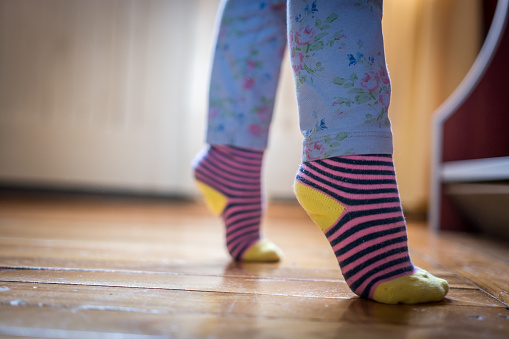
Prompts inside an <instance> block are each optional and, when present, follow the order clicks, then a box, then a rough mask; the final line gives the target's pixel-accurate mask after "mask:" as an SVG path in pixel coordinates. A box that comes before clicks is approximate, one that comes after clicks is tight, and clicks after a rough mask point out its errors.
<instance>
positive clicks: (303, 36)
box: [295, 26, 315, 46]
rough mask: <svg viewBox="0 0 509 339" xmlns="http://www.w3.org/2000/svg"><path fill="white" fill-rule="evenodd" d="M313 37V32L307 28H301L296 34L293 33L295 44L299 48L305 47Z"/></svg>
mask: <svg viewBox="0 0 509 339" xmlns="http://www.w3.org/2000/svg"><path fill="white" fill-rule="evenodd" d="M314 37H315V32H314V31H313V29H312V28H311V27H309V26H306V27H301V28H299V30H298V31H297V32H295V42H296V43H297V45H299V46H304V45H307V44H309V43H310V42H311V40H313V39H314Z"/></svg>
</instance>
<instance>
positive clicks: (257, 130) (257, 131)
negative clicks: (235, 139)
mask: <svg viewBox="0 0 509 339" xmlns="http://www.w3.org/2000/svg"><path fill="white" fill-rule="evenodd" d="M248 130H249V133H251V134H252V135H254V136H255V137H257V136H259V135H261V134H262V132H263V131H262V128H261V127H260V125H258V124H251V125H249V127H248Z"/></svg>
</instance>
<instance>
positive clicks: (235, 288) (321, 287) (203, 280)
mask: <svg viewBox="0 0 509 339" xmlns="http://www.w3.org/2000/svg"><path fill="white" fill-rule="evenodd" d="M0 281H6V282H31V283H57V284H70V285H95V286H116V287H139V288H160V289H171V290H188V291H209V292H230V293H253V294H268V295H286V296H302V297H304V296H305V297H322V298H338V297H339V298H351V297H353V296H354V294H353V293H352V292H351V291H350V290H349V288H348V286H347V285H346V283H345V282H344V281H337V282H323V281H303V280H277V279H264V278H259V279H252V278H243V277H235V276H225V277H223V276H194V275H175V274H136V273H122V272H115V273H110V272H88V271H49V270H2V271H0Z"/></svg>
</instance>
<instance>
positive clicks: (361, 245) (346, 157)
mask: <svg viewBox="0 0 509 339" xmlns="http://www.w3.org/2000/svg"><path fill="white" fill-rule="evenodd" d="M381 18H382V1H376V0H373V1H366V0H363V1H360V0H344V1H325V0H321V1H320V0H317V1H305V0H290V2H289V10H288V23H289V25H288V29H289V45H290V49H291V55H292V67H293V70H294V76H295V82H296V87H297V98H298V103H299V115H300V124H301V129H302V131H303V133H304V136H305V139H304V152H303V161H304V162H303V164H302V165H301V167H300V169H299V172H298V173H297V178H296V182H295V192H296V194H297V198H298V199H299V202H300V203H301V205H302V206H303V207H304V209H305V210H306V211H307V212H308V214H309V215H310V216H311V218H312V219H313V221H314V222H315V223H316V224H317V225H318V226H319V227H320V228H321V229H322V230H323V232H324V233H325V235H326V236H327V238H328V240H329V241H330V243H331V246H332V248H333V250H334V252H335V254H336V257H337V259H338V262H339V265H340V267H341V270H342V272H343V275H344V277H345V280H346V282H347V284H348V286H349V287H350V288H351V289H352V291H354V292H355V293H356V294H357V295H359V296H361V297H364V298H369V299H374V300H377V301H380V302H384V303H421V302H430V301H438V300H441V299H443V297H444V296H445V294H446V293H447V291H448V285H447V282H446V281H445V280H442V279H438V278H435V277H434V276H432V275H431V274H429V273H428V272H426V271H424V270H422V269H419V268H418V267H415V266H414V265H413V264H412V261H411V260H410V257H409V253H408V248H407V232H406V225H405V220H404V217H403V213H402V210H401V204H400V200H399V194H398V188H397V183H396V177H395V172H394V164H393V161H392V156H391V154H392V134H391V129H390V122H389V119H388V116H387V108H388V105H389V98H390V90H391V89H390V81H389V77H388V75H387V70H386V65H385V57H384V49H383V38H382V30H381ZM353 154H355V155H353Z"/></svg>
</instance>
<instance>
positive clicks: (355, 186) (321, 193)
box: [295, 155, 449, 304]
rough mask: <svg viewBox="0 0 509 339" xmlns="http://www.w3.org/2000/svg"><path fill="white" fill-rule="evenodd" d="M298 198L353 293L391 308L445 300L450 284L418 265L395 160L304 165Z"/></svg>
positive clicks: (384, 157)
mask: <svg viewBox="0 0 509 339" xmlns="http://www.w3.org/2000/svg"><path fill="white" fill-rule="evenodd" d="M295 193H296V195H297V199H298V200H299V202H300V204H301V205H302V207H304V209H305V210H306V212H307V213H308V214H309V216H310V217H311V219H313V221H314V222H315V223H316V224H317V225H318V226H319V227H320V228H321V229H322V231H323V232H324V233H325V235H326V237H327V239H328V240H329V242H330V244H331V246H332V249H333V250H334V252H335V254H336V257H337V259H338V262H339V265H340V267H341V271H342V273H343V276H344V278H345V280H346V282H347V284H348V286H349V287H350V289H351V290H352V291H353V292H354V293H356V294H357V295H359V296H360V297H363V298H368V299H373V300H376V301H379V302H382V303H387V304H397V303H404V304H417V303H425V302H431V301H440V300H442V299H443V298H444V296H445V295H446V294H447V292H448V290H449V286H448V284H447V281H445V280H443V279H439V278H436V277H434V276H433V275H431V274H429V273H428V272H426V271H424V270H422V269H420V268H418V267H416V266H414V265H413V264H412V261H411V260H410V257H409V253H408V247H407V232H406V225H405V219H404V217H403V212H402V209H401V204H400V200H399V193H398V187H397V184H396V177H395V172H394V164H393V161H392V156H390V155H369V156H345V157H334V158H330V159H323V160H317V161H311V162H306V163H303V164H302V165H301V167H300V169H299V172H298V173H297V178H296V182H295Z"/></svg>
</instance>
